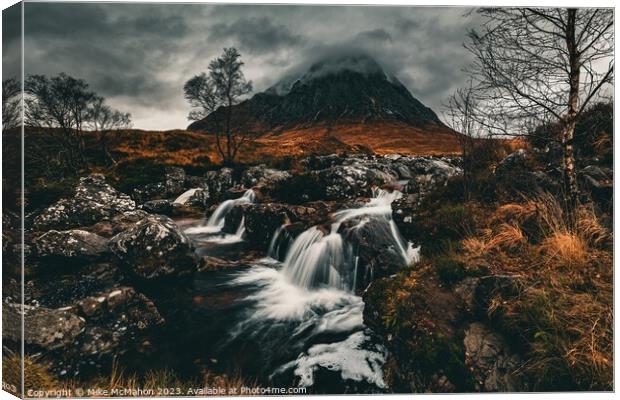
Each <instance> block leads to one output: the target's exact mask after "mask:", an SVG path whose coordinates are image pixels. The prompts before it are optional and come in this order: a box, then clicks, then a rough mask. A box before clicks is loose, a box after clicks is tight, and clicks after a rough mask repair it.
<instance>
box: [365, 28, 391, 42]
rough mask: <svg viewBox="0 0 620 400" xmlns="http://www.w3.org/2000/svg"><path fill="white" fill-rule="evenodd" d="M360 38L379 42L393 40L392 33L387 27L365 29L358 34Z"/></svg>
mask: <svg viewBox="0 0 620 400" xmlns="http://www.w3.org/2000/svg"><path fill="white" fill-rule="evenodd" d="M357 38H358V39H359V40H373V41H377V42H391V41H392V35H390V34H389V33H388V32H387V31H386V30H385V29H382V28H379V29H373V30H370V31H364V32H360V33H358V34H357Z"/></svg>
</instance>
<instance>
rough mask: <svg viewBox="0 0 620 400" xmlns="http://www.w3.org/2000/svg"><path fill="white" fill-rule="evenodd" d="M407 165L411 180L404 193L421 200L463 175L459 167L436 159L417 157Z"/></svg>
mask: <svg viewBox="0 0 620 400" xmlns="http://www.w3.org/2000/svg"><path fill="white" fill-rule="evenodd" d="M407 164H408V168H409V171H410V173H411V178H410V179H409V182H408V183H407V185H405V188H404V192H405V193H412V194H416V195H417V196H418V199H419V200H421V199H422V198H424V196H425V195H426V194H428V193H429V192H431V191H433V190H435V189H436V188H438V187H441V186H444V185H445V184H446V183H447V182H448V179H450V178H451V177H453V176H456V175H459V174H461V173H462V170H461V169H460V168H459V167H457V166H455V165H452V164H450V163H449V162H447V161H446V160H442V159H436V158H424V157H416V158H412V159H411V160H410V161H408V163H407Z"/></svg>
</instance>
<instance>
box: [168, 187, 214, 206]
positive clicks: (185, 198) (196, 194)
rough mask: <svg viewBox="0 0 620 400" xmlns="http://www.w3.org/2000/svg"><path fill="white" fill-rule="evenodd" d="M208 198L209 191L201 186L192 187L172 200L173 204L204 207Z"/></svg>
mask: <svg viewBox="0 0 620 400" xmlns="http://www.w3.org/2000/svg"><path fill="white" fill-rule="evenodd" d="M208 200H209V191H208V190H207V189H202V188H193V189H189V190H187V191H185V192H183V193H182V194H181V195H180V196H179V197H177V198H176V199H175V200H174V201H173V202H172V205H173V206H177V205H179V206H184V207H204V206H205V205H206V204H207V201H208Z"/></svg>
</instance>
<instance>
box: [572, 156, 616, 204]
mask: <svg viewBox="0 0 620 400" xmlns="http://www.w3.org/2000/svg"><path fill="white" fill-rule="evenodd" d="M578 178H579V184H580V186H581V187H582V188H584V189H585V190H587V191H589V192H590V193H591V194H592V197H593V199H594V200H596V201H597V202H599V203H602V204H611V202H612V198H613V192H614V187H613V186H614V185H613V184H614V181H613V171H612V170H610V169H608V168H605V167H599V166H596V165H588V166H586V167H584V168H582V169H581V170H579V171H578Z"/></svg>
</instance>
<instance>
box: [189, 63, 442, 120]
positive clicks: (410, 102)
mask: <svg viewBox="0 0 620 400" xmlns="http://www.w3.org/2000/svg"><path fill="white" fill-rule="evenodd" d="M234 107H235V110H234V115H235V117H236V118H241V119H243V121H244V123H243V127H244V128H243V129H245V130H247V129H251V130H253V131H256V132H268V131H273V130H287V129H290V128H294V127H300V126H305V127H308V126H313V125H316V124H328V125H329V124H333V123H364V124H366V123H372V122H401V123H405V124H408V125H411V126H415V127H422V126H424V125H427V124H432V125H443V124H442V123H441V121H440V120H439V118H438V117H437V115H436V114H435V113H434V112H433V111H432V110H431V109H430V108H428V107H426V106H424V105H423V104H422V103H421V102H420V101H418V100H417V99H416V98H414V97H413V96H412V95H411V93H410V92H409V91H408V90H407V88H406V87H405V86H404V85H403V84H402V83H400V82H399V81H398V80H397V79H396V78H394V77H391V76H389V75H387V74H386V73H385V71H384V70H383V69H382V68H381V66H380V65H379V64H378V63H377V62H376V61H375V60H373V59H372V58H370V57H368V56H365V55H356V56H344V57H339V58H332V59H328V60H322V61H320V62H317V63H315V64H313V65H312V66H311V67H310V68H309V69H308V70H307V71H306V72H305V73H303V74H302V75H300V76H288V77H286V78H284V79H283V80H282V81H280V82H279V83H277V84H276V85H274V86H272V87H271V88H269V89H267V90H266V91H265V92H262V93H258V94H256V95H255V96H253V97H252V98H251V99H249V100H246V101H244V102H242V103H240V104H238V105H236V106H234ZM223 112H224V109H223V108H220V109H218V110H216V111H215V112H213V113H211V114H210V115H209V116H207V117H206V118H205V119H203V120H201V121H196V122H194V123H192V124H191V125H190V126H189V127H188V129H189V130H196V131H212V130H215V129H216V127H217V121H221V120H223Z"/></svg>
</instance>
